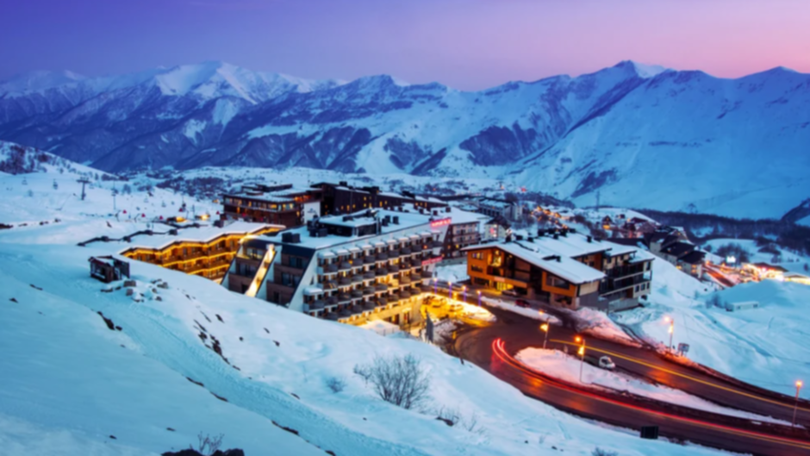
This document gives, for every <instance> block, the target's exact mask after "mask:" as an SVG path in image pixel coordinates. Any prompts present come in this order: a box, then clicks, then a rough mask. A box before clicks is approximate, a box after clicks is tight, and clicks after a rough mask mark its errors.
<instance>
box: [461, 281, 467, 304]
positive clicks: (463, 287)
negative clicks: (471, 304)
mask: <svg viewBox="0 0 810 456" xmlns="http://www.w3.org/2000/svg"><path fill="white" fill-rule="evenodd" d="M461 290H462V291H463V292H464V303H465V304H466V303H467V285H464V286H462V287H461Z"/></svg>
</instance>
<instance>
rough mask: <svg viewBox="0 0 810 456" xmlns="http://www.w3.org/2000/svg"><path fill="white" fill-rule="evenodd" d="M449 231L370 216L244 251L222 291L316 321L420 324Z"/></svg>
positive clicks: (395, 214)
mask: <svg viewBox="0 0 810 456" xmlns="http://www.w3.org/2000/svg"><path fill="white" fill-rule="evenodd" d="M446 230H447V225H446V224H444V223H439V222H438V221H437V220H435V219H433V217H432V216H431V215H428V214H420V213H419V212H417V211H408V210H397V211H391V210H372V209H368V210H365V211H361V212H356V213H353V214H350V215H344V216H329V217H322V218H320V219H318V220H315V221H311V222H310V223H308V224H307V226H305V227H300V228H296V229H291V230H286V231H284V232H282V233H279V234H278V235H276V236H272V237H271V236H262V237H257V238H253V239H250V240H248V241H246V242H244V243H243V245H242V248H241V249H240V251H239V253H238V255H237V256H236V257H235V258H234V261H233V263H232V265H231V267H230V268H229V270H228V274H227V275H226V277H225V279H224V280H223V286H226V287H228V289H230V290H231V291H235V292H239V293H245V294H247V295H249V296H255V297H257V298H259V299H264V300H267V301H269V302H272V303H274V304H278V305H281V306H285V307H288V308H289V309H291V310H294V311H299V312H304V313H307V314H308V315H310V316H313V317H316V318H324V319H329V320H335V321H340V322H343V323H350V324H362V323H365V322H368V321H372V320H385V321H388V322H391V323H394V324H398V325H400V326H408V325H410V324H413V323H416V322H419V321H420V320H421V313H420V306H421V304H422V301H423V297H424V296H423V295H424V294H425V293H427V292H428V291H430V284H429V281H430V278H431V277H432V275H433V268H434V266H435V264H436V263H437V262H438V261H440V260H441V254H440V251H441V248H442V246H443V243H444V236H445V232H446Z"/></svg>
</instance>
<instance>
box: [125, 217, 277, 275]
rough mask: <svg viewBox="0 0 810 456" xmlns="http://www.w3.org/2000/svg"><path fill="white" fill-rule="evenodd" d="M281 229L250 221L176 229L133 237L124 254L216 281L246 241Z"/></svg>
mask: <svg viewBox="0 0 810 456" xmlns="http://www.w3.org/2000/svg"><path fill="white" fill-rule="evenodd" d="M282 229H284V227H283V226H281V225H260V224H255V223H247V222H233V223H231V224H229V225H227V226H223V227H218V226H204V227H190V228H185V229H177V228H175V229H172V230H170V231H169V233H168V235H161V234H153V235H151V236H141V237H136V238H133V239H132V240H131V242H132V243H133V244H135V246H134V247H130V248H128V249H126V250H124V251H123V252H121V255H123V256H125V257H127V258H131V259H133V260H138V261H143V262H146V263H151V264H155V265H158V266H161V267H164V268H168V269H174V270H176V271H182V272H185V273H186V274H193V275H198V276H200V277H205V278H207V279H210V280H214V281H217V280H220V279H222V277H224V276H225V272H227V270H228V266H230V264H231V262H232V260H233V258H234V256H235V255H236V252H237V251H238V250H239V243H240V242H242V240H243V239H245V238H246V237H247V236H259V235H262V234H268V233H273V232H276V231H279V230H282Z"/></svg>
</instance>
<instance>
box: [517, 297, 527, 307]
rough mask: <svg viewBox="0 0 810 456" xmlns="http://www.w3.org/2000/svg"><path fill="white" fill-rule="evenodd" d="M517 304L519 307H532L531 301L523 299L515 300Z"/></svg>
mask: <svg viewBox="0 0 810 456" xmlns="http://www.w3.org/2000/svg"><path fill="white" fill-rule="evenodd" d="M515 305H516V306H518V307H531V305H530V304H529V301H525V300H523V299H517V300H515Z"/></svg>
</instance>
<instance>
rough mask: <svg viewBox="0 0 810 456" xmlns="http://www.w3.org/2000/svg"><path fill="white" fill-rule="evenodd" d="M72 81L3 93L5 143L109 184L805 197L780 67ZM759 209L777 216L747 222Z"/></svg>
mask: <svg viewBox="0 0 810 456" xmlns="http://www.w3.org/2000/svg"><path fill="white" fill-rule="evenodd" d="M67 79H68V82H65V83H64V84H62V85H57V86H56V87H49V88H46V89H42V90H32V91H28V92H23V93H17V92H15V93H13V94H11V92H9V91H8V89H7V87H9V83H8V82H6V83H0V139H5V140H9V141H14V142H18V143H22V144H26V145H31V146H35V147H38V148H40V149H43V150H47V151H50V152H53V153H55V154H58V155H61V156H64V157H65V158H68V159H71V160H74V161H77V162H80V163H86V164H90V165H92V166H94V167H98V168H101V169H104V170H107V171H113V172H115V171H124V170H131V169H142V168H161V167H166V166H168V167H173V168H178V169H187V168H195V167H200V166H261V167H273V168H278V169H284V168H286V167H291V166H304V167H311V168H324V169H333V170H338V171H344V172H357V171H363V172H369V173H402V172H404V173H416V174H425V175H435V176H463V175H465V174H467V175H469V173H473V174H477V175H484V176H488V177H495V178H502V179H503V180H506V181H513V182H514V183H516V184H518V185H521V186H524V187H527V188H528V189H530V190H540V191H544V192H547V193H551V194H555V196H558V197H561V198H573V199H574V200H575V201H576V202H578V203H580V204H587V203H589V202H590V201H591V200H594V198H595V192H597V191H599V192H600V193H601V195H602V197H603V202H607V203H613V204H617V205H622V206H635V207H652V208H656V209H663V210H685V209H686V208H691V207H692V206H696V207H697V209H698V210H704V211H708V212H719V213H722V214H724V215H739V216H781V213H779V214H777V213H776V212H775V211H779V210H783V209H784V211H783V212H782V213H784V212H785V211H787V210H789V209H790V208H792V207H795V206H796V205H797V204H799V203H800V202H801V201H803V200H804V199H806V198H807V197H808V196H810V187H808V181H807V180H806V179H802V178H801V175H802V172H801V170H805V171H806V170H808V169H810V159H808V158H807V157H804V155H810V154H806V153H805V154H803V153H802V151H804V152H807V150H806V149H807V148H806V147H805V146H804V145H807V144H810V128H808V125H810V75H806V74H802V73H798V72H794V71H791V70H787V69H784V68H781V67H777V68H774V69H771V70H767V71H764V72H760V73H755V74H752V75H748V76H745V77H742V78H737V79H723V78H715V77H713V76H711V75H708V74H706V73H704V72H700V71H676V70H672V69H666V68H663V67H659V66H653V65H643V64H639V63H636V62H633V61H622V62H619V63H618V64H617V65H614V66H612V67H608V68H604V69H601V70H599V71H596V72H593V73H588V74H584V75H580V76H576V77H571V76H567V75H559V76H553V77H548V78H543V79H540V80H537V81H533V82H521V81H513V82H507V83H505V84H502V85H499V86H496V87H493V88H489V89H485V90H481V91H461V90H457V89H453V88H450V87H447V86H445V85H442V84H440V83H436V82H433V83H427V84H407V83H404V82H402V81H399V80H397V79H395V78H393V77H391V76H388V75H375V76H367V77H363V78H358V79H355V80H353V81H348V82H346V81H337V80H324V81H317V80H303V79H298V78H294V77H291V76H285V75H280V74H276V73H258V72H251V71H249V70H245V69H243V68H239V67H236V66H233V65H230V64H226V63H222V62H204V63H201V64H195V65H179V66H175V67H171V68H162V69H155V70H147V71H144V72H140V73H133V74H130V75H123V76H120V77H106V78H82V77H79V76H78V75H76V76H75V78H70V77H68V78H67ZM74 79H77V80H74ZM42 80H43V81H45V82H49V81H50V80H52V78H47V77H45V78H43V79H42ZM53 80H56V81H58V80H59V79H58V78H56V79H53ZM12 85H13V87H17V88H19V87H20V86H22V87H26V86H28V87H32V88H35V87H37V84H33V83H32V84H28V85H26V84H21V82H20V81H19V80H17V81H15V82H14V84H12ZM49 85H53V84H51V83H50V82H49V83H43V84H40V86H42V87H45V86H49ZM4 90H5V92H4ZM732 151H733V152H732ZM747 162H751V164H747ZM765 164H767V165H768V166H763V165H765ZM805 174H806V173H805ZM709 180H715V181H717V184H716V185H713V186H712V185H707V184H706V182H707V181H709ZM734 182H744V183H746V184H748V185H746V186H745V187H743V188H733V187H735V185H734V184H733V183H734ZM679 195H680V196H679ZM729 195H731V196H729ZM753 195H759V196H756V198H754V199H752V196H753ZM762 198H764V199H762ZM780 198H781V199H784V200H785V201H784V202H782V201H778V200H780ZM756 201H759V203H761V204H765V205H774V204H776V205H777V206H779V207H778V208H777V209H773V210H771V209H768V208H759V209H756V208H745V207H744V206H745V205H749V206H751V205H752V203H753V202H756ZM782 206H784V207H782Z"/></svg>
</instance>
